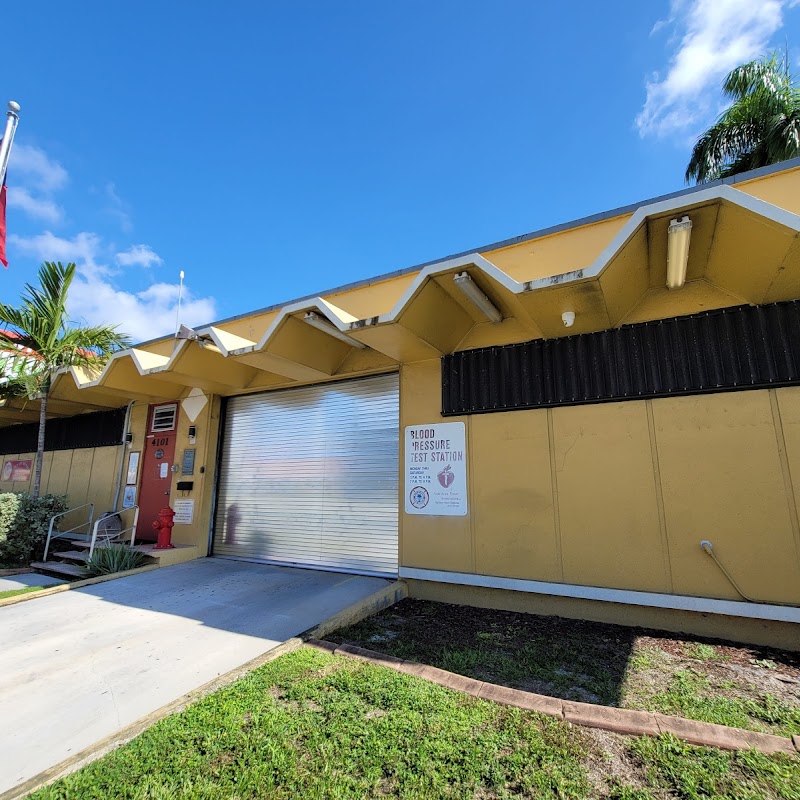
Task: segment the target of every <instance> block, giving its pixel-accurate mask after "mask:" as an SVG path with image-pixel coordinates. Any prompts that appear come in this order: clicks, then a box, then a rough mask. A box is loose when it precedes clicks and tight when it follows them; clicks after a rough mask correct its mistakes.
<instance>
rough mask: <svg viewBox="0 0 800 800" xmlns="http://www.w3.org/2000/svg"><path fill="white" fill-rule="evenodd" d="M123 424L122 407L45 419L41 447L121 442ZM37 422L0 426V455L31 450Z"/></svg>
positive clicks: (58, 448) (34, 450) (36, 433)
mask: <svg viewBox="0 0 800 800" xmlns="http://www.w3.org/2000/svg"><path fill="white" fill-rule="evenodd" d="M124 426H125V408H124V406H123V407H122V408H114V409H112V410H111V411H96V412H94V413H91V414H78V415H76V416H74V417H62V418H60V419H49V420H47V426H46V427H45V436H44V449H45V450H77V449H80V448H83V447H105V446H106V445H113V444H121V443H122V435H123V427H124ZM38 435H39V423H37V422H31V423H27V424H25V425H9V426H7V427H4V428H0V455H8V454H9V453H35V452H36V440H37V438H38Z"/></svg>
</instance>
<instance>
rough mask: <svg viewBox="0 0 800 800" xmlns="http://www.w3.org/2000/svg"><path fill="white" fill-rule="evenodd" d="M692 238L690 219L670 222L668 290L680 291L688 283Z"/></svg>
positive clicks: (684, 218)
mask: <svg viewBox="0 0 800 800" xmlns="http://www.w3.org/2000/svg"><path fill="white" fill-rule="evenodd" d="M691 236H692V221H691V220H690V219H689V217H681V218H680V219H673V220H670V223H669V228H668V229H667V289H680V287H681V286H683V284H684V283H686V268H687V266H688V264H689V240H690V238H691Z"/></svg>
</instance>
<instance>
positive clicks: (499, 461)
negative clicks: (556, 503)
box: [469, 410, 561, 581]
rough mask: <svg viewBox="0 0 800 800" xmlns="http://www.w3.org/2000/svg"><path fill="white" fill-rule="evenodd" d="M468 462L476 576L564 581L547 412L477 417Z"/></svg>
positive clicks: (482, 415) (472, 428)
mask: <svg viewBox="0 0 800 800" xmlns="http://www.w3.org/2000/svg"><path fill="white" fill-rule="evenodd" d="M469 457H470V459H471V463H472V469H471V473H472V502H473V508H472V518H473V519H472V524H473V527H474V536H475V561H476V564H475V567H476V572H478V573H479V574H482V575H504V576H508V577H512V578H527V579H531V580H543V581H558V580H560V579H561V562H560V557H559V552H558V542H557V539H556V530H555V519H554V509H553V486H552V482H551V476H550V450H549V445H548V430H547V411H545V410H536V411H518V412H514V413H504V414H480V415H478V416H475V417H473V418H472V419H471V421H470V449H469Z"/></svg>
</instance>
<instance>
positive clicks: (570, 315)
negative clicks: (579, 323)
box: [561, 311, 575, 328]
mask: <svg viewBox="0 0 800 800" xmlns="http://www.w3.org/2000/svg"><path fill="white" fill-rule="evenodd" d="M561 321H562V322H563V323H564V327H565V328H571V327H572V326H573V325H574V324H575V312H574V311H565V312H564V313H563V314H562V315H561Z"/></svg>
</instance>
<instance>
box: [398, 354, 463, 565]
mask: <svg viewBox="0 0 800 800" xmlns="http://www.w3.org/2000/svg"><path fill="white" fill-rule="evenodd" d="M441 403H442V390H441V367H440V363H439V360H438V359H436V360H432V361H420V362H418V363H416V364H411V365H406V366H404V367H403V368H402V370H401V371H400V498H399V505H400V531H401V533H400V563H401V564H403V565H404V566H407V567H423V568H426V569H443V570H450V571H453V572H472V571H473V569H474V558H473V552H472V531H471V523H470V514H471V513H472V511H473V503H472V498H471V497H470V498H469V499H468V509H469V511H470V514H468V515H467V516H465V517H426V516H417V515H409V514H406V513H405V512H404V508H405V482H404V474H403V472H404V470H403V464H404V458H405V454H404V449H403V448H404V439H405V436H404V430H405V426H406V425H421V424H423V423H426V422H445V421H446V422H458V421H461V422H464V423H465V424H466V434H467V441H469V435H470V418H468V417H448V418H447V420H444V419H443V418H442V416H441ZM467 458H468V459H469V460H468V461H467V469H472V466H473V465H472V461H471V454H470V453H469V452H468V454H467Z"/></svg>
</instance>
